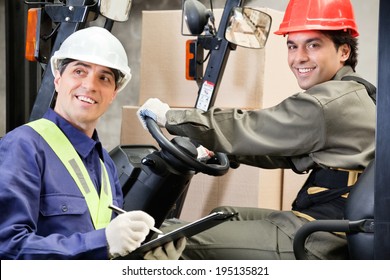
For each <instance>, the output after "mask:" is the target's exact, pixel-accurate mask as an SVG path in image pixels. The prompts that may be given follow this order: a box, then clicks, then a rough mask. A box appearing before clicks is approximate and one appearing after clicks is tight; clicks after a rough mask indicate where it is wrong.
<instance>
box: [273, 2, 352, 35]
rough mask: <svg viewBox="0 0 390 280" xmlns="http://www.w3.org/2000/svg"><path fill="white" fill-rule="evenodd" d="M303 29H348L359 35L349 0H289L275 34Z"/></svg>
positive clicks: (284, 33)
mask: <svg viewBox="0 0 390 280" xmlns="http://www.w3.org/2000/svg"><path fill="white" fill-rule="evenodd" d="M305 30H348V31H349V32H351V35H352V36H353V37H357V36H359V32H358V30H357V25H356V22H355V15H354V12H353V8H352V4H351V2H350V1H349V0H290V2H289V3H288V6H287V8H286V12H285V14H284V18H283V22H282V23H281V24H280V26H279V30H277V31H276V32H275V34H277V35H286V34H288V33H290V32H294V31H305Z"/></svg>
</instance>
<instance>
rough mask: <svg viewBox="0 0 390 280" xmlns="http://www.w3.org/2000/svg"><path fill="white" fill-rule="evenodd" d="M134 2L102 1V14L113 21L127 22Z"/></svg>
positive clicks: (119, 0)
mask: <svg viewBox="0 0 390 280" xmlns="http://www.w3.org/2000/svg"><path fill="white" fill-rule="evenodd" d="M131 2H132V0H100V14H101V15H102V16H104V17H106V18H108V19H111V20H113V21H127V20H128V19H129V15H130V9H131Z"/></svg>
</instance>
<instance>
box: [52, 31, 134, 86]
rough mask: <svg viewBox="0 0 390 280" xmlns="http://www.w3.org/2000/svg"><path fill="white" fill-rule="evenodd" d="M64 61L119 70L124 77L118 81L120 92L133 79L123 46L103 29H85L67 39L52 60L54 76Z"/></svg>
mask: <svg viewBox="0 0 390 280" xmlns="http://www.w3.org/2000/svg"><path fill="white" fill-rule="evenodd" d="M63 59H75V60H80V61H85V62H90V63H94V64H98V65H102V66H106V67H109V68H112V69H116V70H118V71H119V72H120V73H121V76H122V77H121V78H119V80H118V81H117V90H118V92H119V91H121V90H122V89H123V88H124V87H125V86H126V84H127V83H128V82H129V81H130V79H131V70H130V67H129V66H128V61H127V55H126V51H125V49H124V47H123V45H122V44H121V42H120V41H119V40H118V39H117V38H116V37H115V36H114V35H112V34H111V33H110V32H109V31H108V30H107V29H105V28H102V27H97V26H92V27H88V28H84V29H81V30H78V31H76V32H74V33H73V34H71V35H70V36H69V37H68V38H66V39H65V40H64V42H63V43H62V45H61V47H60V48H59V50H58V51H56V52H55V53H54V55H53V56H52V57H51V59H50V63H51V69H52V72H53V75H54V73H55V70H59V66H60V64H61V61H62V60H63Z"/></svg>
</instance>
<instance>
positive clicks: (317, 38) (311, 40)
mask: <svg viewBox="0 0 390 280" xmlns="http://www.w3.org/2000/svg"><path fill="white" fill-rule="evenodd" d="M314 41H322V39H321V38H320V37H314V38H309V39H307V40H306V41H305V44H308V43H312V42H314ZM288 44H295V42H294V41H292V40H287V45H288Z"/></svg>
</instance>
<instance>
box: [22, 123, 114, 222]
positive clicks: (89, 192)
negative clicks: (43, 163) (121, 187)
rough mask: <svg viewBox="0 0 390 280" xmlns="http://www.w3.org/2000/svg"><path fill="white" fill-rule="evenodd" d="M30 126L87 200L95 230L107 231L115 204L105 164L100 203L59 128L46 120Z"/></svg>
mask: <svg viewBox="0 0 390 280" xmlns="http://www.w3.org/2000/svg"><path fill="white" fill-rule="evenodd" d="M27 125H28V126H30V127H32V128H33V129H34V130H35V131H36V132H38V133H39V134H40V135H41V136H42V138H43V139H45V141H46V142H47V143H48V144H49V146H50V147H51V148H52V150H53V151H54V153H55V154H56V155H57V156H58V157H59V159H60V160H61V162H62V163H63V164H64V166H65V167H66V169H67V170H68V172H69V174H70V175H71V176H72V178H73V180H74V181H75V183H76V185H77V186H78V188H79V189H80V191H81V193H82V194H83V196H84V198H85V201H86V203H87V206H88V210H89V213H90V215H91V218H92V222H93V225H94V227H95V229H100V228H104V227H106V226H107V224H108V223H109V222H110V220H111V215H112V210H111V209H109V208H108V206H109V205H110V204H111V203H112V192H111V184H110V181H109V179H108V174H107V170H106V167H105V166H104V163H103V161H102V160H100V163H101V167H102V168H101V169H102V172H101V173H102V187H101V190H100V199H99V195H98V193H97V191H96V188H95V186H94V184H93V183H92V180H91V177H90V176H89V174H88V171H87V169H86V168H85V165H84V163H83V162H82V160H81V158H80V156H79V155H78V154H77V152H76V150H75V149H74V147H73V146H72V144H71V143H70V141H69V140H68V138H66V136H65V135H64V133H63V132H62V131H61V130H60V129H59V128H58V126H57V125H56V124H54V123H53V122H52V121H50V120H47V119H39V120H36V121H33V122H30V123H28V124H27ZM59 180H61V178H59Z"/></svg>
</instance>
